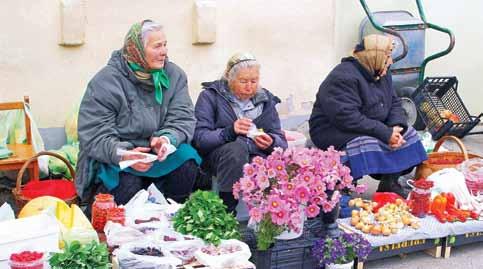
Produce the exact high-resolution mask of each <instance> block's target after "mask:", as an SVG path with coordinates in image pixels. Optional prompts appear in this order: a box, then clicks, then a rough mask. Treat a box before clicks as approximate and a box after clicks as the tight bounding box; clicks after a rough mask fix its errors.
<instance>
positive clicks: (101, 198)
mask: <svg viewBox="0 0 483 269" xmlns="http://www.w3.org/2000/svg"><path fill="white" fill-rule="evenodd" d="M115 207H117V205H116V203H115V202H114V196H112V195H110V194H105V193H100V194H98V195H96V197H95V201H94V203H93V204H92V218H91V222H92V226H93V227H94V229H95V230H96V231H97V232H103V231H104V226H105V225H106V222H107V212H108V211H109V209H112V208H115Z"/></svg>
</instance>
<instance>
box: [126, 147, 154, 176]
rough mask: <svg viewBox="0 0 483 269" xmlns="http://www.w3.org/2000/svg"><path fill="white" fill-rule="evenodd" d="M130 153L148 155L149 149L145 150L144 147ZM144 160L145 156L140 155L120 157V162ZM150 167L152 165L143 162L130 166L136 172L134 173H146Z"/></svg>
mask: <svg viewBox="0 0 483 269" xmlns="http://www.w3.org/2000/svg"><path fill="white" fill-rule="evenodd" d="M130 151H131V152H144V153H149V152H150V151H151V149H150V148H145V147H137V148H135V149H133V150H130ZM144 158H146V156H143V155H141V154H139V155H135V154H133V155H124V156H123V157H122V159H121V160H122V161H127V160H140V159H144ZM151 166H153V163H143V162H138V163H135V164H133V165H131V168H132V169H134V170H136V171H139V172H146V171H148V170H149V168H151Z"/></svg>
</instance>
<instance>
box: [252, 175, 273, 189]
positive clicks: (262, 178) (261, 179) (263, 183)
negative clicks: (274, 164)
mask: <svg viewBox="0 0 483 269" xmlns="http://www.w3.org/2000/svg"><path fill="white" fill-rule="evenodd" d="M255 181H256V182H257V186H258V187H259V188H260V190H265V189H266V188H268V187H270V181H269V180H268V177H267V175H265V174H260V175H257V177H256V178H255Z"/></svg>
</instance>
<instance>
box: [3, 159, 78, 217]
mask: <svg viewBox="0 0 483 269" xmlns="http://www.w3.org/2000/svg"><path fill="white" fill-rule="evenodd" d="M44 155H49V156H52V157H55V158H57V159H59V160H61V161H62V162H64V163H65V165H67V168H68V169H69V171H70V174H71V175H72V180H70V181H72V182H73V183H74V184H75V171H74V168H72V165H71V164H70V163H69V161H68V160H67V159H65V158H64V157H62V156H61V155H59V154H57V153H54V152H49V151H42V152H39V153H37V155H35V156H33V157H32V158H30V159H29V160H28V161H27V162H25V164H24V165H23V166H22V168H21V169H20V171H19V172H18V175H17V184H16V186H15V188H14V189H12V194H13V197H14V198H15V202H16V204H17V207H18V208H19V209H21V208H22V207H23V206H24V205H25V204H26V203H27V202H28V201H30V200H31V198H29V197H26V196H24V195H23V194H22V190H23V187H24V185H22V178H23V174H24V173H25V170H26V169H27V167H28V166H29V164H30V163H31V162H33V161H34V160H36V159H37V158H39V157H40V156H44ZM59 180H69V179H64V178H63V179H59ZM63 200H64V201H65V202H66V203H67V204H69V205H70V204H77V203H78V197H77V195H75V196H73V197H69V198H67V199H63Z"/></svg>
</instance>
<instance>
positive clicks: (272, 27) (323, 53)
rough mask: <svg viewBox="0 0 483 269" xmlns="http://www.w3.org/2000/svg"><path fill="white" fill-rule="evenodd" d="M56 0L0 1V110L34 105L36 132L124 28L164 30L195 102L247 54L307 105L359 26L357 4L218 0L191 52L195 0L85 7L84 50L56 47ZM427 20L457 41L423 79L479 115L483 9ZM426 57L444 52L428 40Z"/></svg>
mask: <svg viewBox="0 0 483 269" xmlns="http://www.w3.org/2000/svg"><path fill="white" fill-rule="evenodd" d="M58 1H59V0H36V1H32V0H1V2H0V101H6V100H20V99H21V98H22V96H23V95H29V96H30V97H31V102H32V108H33V112H34V115H35V117H36V119H37V121H38V123H39V125H40V126H41V127H52V126H62V125H63V123H64V121H65V117H66V115H67V114H68V112H69V111H70V109H71V107H72V106H73V105H74V104H75V102H77V101H78V100H79V99H80V98H81V96H82V94H83V91H84V90H85V87H86V84H87V82H88V81H89V79H90V78H91V77H92V76H93V75H94V74H95V73H96V72H97V71H98V70H99V69H100V68H102V66H104V65H105V64H106V62H107V60H108V57H109V56H110V53H111V51H112V50H114V49H118V48H120V47H121V46H122V40H123V37H124V35H125V33H126V32H127V30H128V29H129V27H130V25H131V24H132V23H133V22H135V21H139V20H141V19H144V18H151V19H154V20H156V21H158V22H160V23H162V24H163V25H165V31H166V34H167V36H168V42H169V43H168V47H169V56H170V58H171V60H173V61H174V62H176V63H177V64H178V65H180V66H181V67H182V68H183V69H184V70H185V71H186V73H187V74H188V78H189V86H190V92H191V96H192V97H193V99H195V98H196V97H197V96H198V93H199V90H200V87H199V85H200V83H201V82H202V81H207V80H213V79H216V78H218V77H219V76H220V75H221V73H222V71H223V69H224V67H225V63H226V61H227V59H228V57H229V56H231V55H232V54H233V53H235V52H237V51H241V50H249V51H252V52H253V53H254V54H255V55H256V56H257V57H258V58H259V60H260V62H261V63H262V83H263V85H264V86H265V87H267V88H269V89H271V90H272V91H273V92H274V93H275V94H277V95H279V96H280V97H281V98H282V99H284V98H286V97H288V96H289V94H293V95H294V97H295V103H297V104H299V103H300V102H302V101H309V100H313V99H314V97H315V93H316V91H317V88H318V86H319V84H320V82H321V81H322V80H323V78H324V77H325V76H326V75H327V73H328V72H329V71H330V70H331V68H332V67H333V66H335V65H336V64H337V62H338V61H339V58H341V57H342V56H345V55H347V53H348V52H349V51H350V49H351V48H352V47H353V45H354V44H355V42H356V40H357V30H358V27H359V23H360V21H361V20H362V18H363V17H364V13H363V10H362V8H361V7H360V5H359V1H358V0H323V1H321V0H297V1H293V0H263V1H262V0H243V1H240V0H218V1H217V5H218V28H217V31H218V32H217V41H216V43H214V44H212V45H202V46H195V45H192V44H191V21H192V6H193V0H176V1H175V0H136V4H133V1H131V0H85V1H86V2H87V20H88V22H87V32H86V43H85V44H84V45H83V46H80V47H73V48H65V47H61V46H58V45H57V42H58V33H59V21H60V18H59V2H58ZM368 2H369V4H370V5H371V7H373V9H374V10H381V9H391V10H394V9H401V8H403V9H406V8H409V9H410V10H411V11H415V10H416V9H415V1H414V0H368ZM424 3H425V7H426V15H427V17H428V19H429V20H430V21H433V22H435V23H437V24H441V25H443V26H447V27H449V28H450V29H452V30H453V31H454V32H455V34H456V47H455V50H454V51H453V53H452V54H451V55H449V56H447V57H446V58H444V59H441V60H438V61H437V62H435V63H432V64H430V65H429V66H428V75H456V76H458V78H459V79H460V93H461V95H462V97H463V99H464V101H465V103H467V105H468V107H469V108H470V111H471V112H472V113H473V114H477V113H479V112H483V107H482V105H481V100H483V93H482V90H481V89H480V88H479V85H482V84H483V81H482V79H481V75H480V74H479V71H480V70H483V56H482V55H483V54H482V53H481V52H480V50H479V43H481V40H483V30H482V29H481V25H483V16H481V14H480V13H481V10H483V1H480V0H464V1H454V0H424ZM427 44H428V45H427V46H428V48H427V51H428V52H431V51H435V50H437V49H442V48H444V47H445V46H446V39H444V38H438V36H436V35H429V36H428V41H427Z"/></svg>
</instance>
